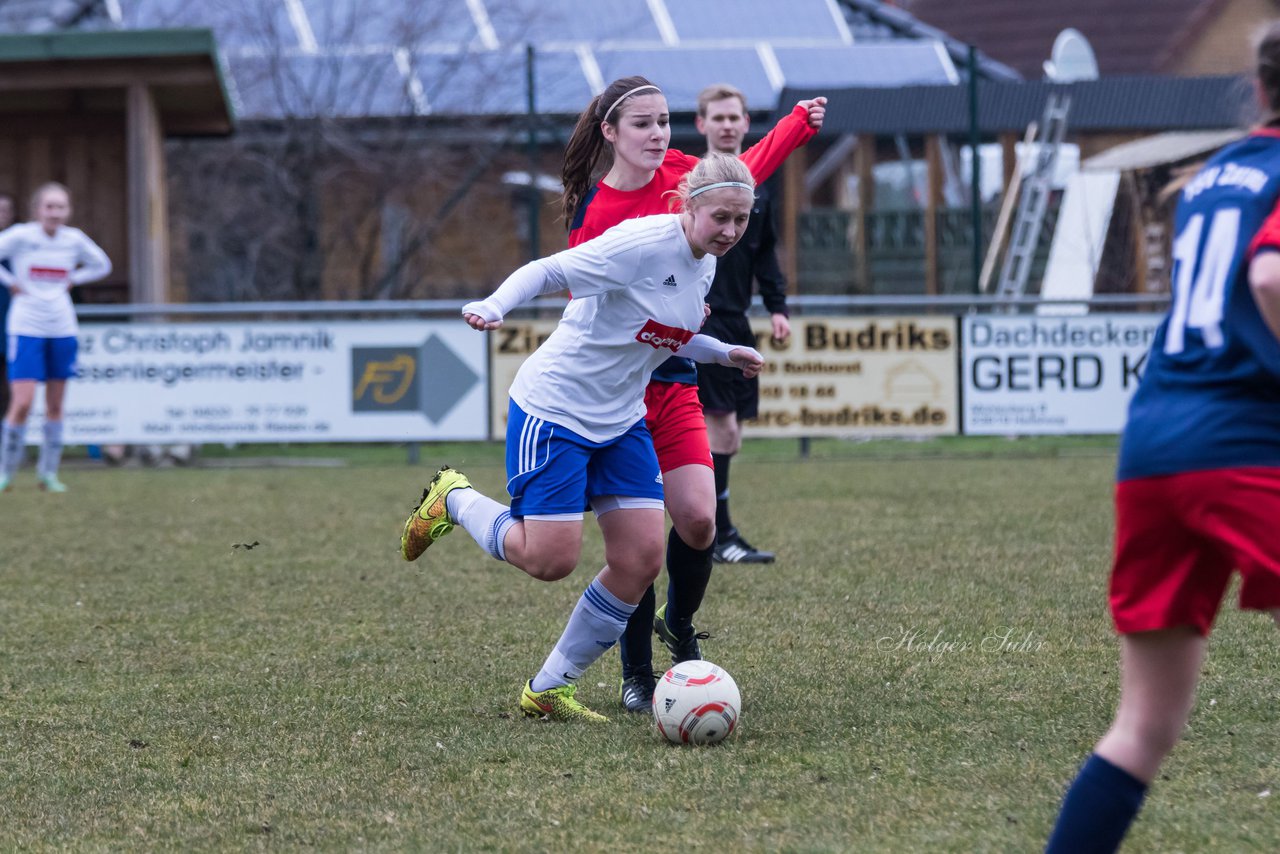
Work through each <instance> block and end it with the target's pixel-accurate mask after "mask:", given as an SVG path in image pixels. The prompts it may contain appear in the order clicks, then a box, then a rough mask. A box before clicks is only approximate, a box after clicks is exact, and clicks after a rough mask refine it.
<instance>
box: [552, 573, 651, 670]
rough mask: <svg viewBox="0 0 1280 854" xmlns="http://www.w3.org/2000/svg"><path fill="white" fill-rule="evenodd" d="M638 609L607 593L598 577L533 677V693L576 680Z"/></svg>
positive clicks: (619, 635) (618, 635)
mask: <svg viewBox="0 0 1280 854" xmlns="http://www.w3.org/2000/svg"><path fill="white" fill-rule="evenodd" d="M635 610H636V606H635V605H630V604H628V603H626V602H623V601H622V600H621V599H619V598H618V597H617V596H614V595H613V594H612V593H610V592H609V591H608V590H606V589H605V586H604V584H602V583H601V582H600V576H598V575H597V576H596V577H595V578H594V579H592V580H591V584H589V585H588V586H587V589H586V590H584V591H582V597H581V598H579V599H578V604H577V605H575V606H574V608H573V613H572V614H570V615H569V622H568V623H567V624H566V625H565V627H564V633H563V634H562V635H560V640H559V641H557V642H556V647H555V649H553V650H551V654H550V655H548V656H547V661H546V663H545V664H543V665H542V669H541V670H539V671H538V675H537V676H535V677H533V685H532V688H533V690H534V691H545V690H547V689H548V688H555V687H557V686H560V685H568V684H569V683H570V682H573V681H574V680H576V679H577V678H578V677H579V676H581V675H582V673H583V671H584V670H586V669H587V668H588V667H589V666H591V663H592V662H593V661H595V660H596V659H597V658H599V657H600V656H602V655H604V654H605V653H606V652H607V651H608V650H609V649H610V648H611V647H612V646H613V645H614V644H616V643H617V642H618V638H620V637H622V630H623V629H625V628H626V627H627V620H629V619H631V615H632V614H633V613H635Z"/></svg>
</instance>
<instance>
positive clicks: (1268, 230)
mask: <svg viewBox="0 0 1280 854" xmlns="http://www.w3.org/2000/svg"><path fill="white" fill-rule="evenodd" d="M1262 250H1267V251H1271V252H1280V200H1278V201H1277V202H1276V206H1275V207H1274V208H1272V209H1271V214H1270V215H1269V216H1268V217H1267V218H1266V219H1265V220H1263V222H1262V228H1259V229H1258V233H1257V234H1255V235H1254V236H1253V240H1251V241H1249V254H1248V255H1247V256H1246V257H1247V258H1248V259H1250V260H1252V258H1253V256H1254V255H1257V254H1258V252H1259V251H1262Z"/></svg>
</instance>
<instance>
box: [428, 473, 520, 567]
mask: <svg viewBox="0 0 1280 854" xmlns="http://www.w3.org/2000/svg"><path fill="white" fill-rule="evenodd" d="M444 503H445V507H446V508H448V510H449V518H450V519H452V520H453V522H454V524H455V525H460V526H461V527H462V528H463V529H465V530H466V532H467V533H468V534H470V535H471V539H473V540H475V541H476V543H477V544H478V545H479V546H480V548H482V549H484V550H485V551H486V552H488V553H489V554H491V555H493V556H494V557H496V558H497V559H498V560H506V559H507V550H506V548H505V544H504V542H503V541H504V540H505V539H506V536H507V531H509V530H511V526H512V525H514V524H515V523H516V520H515V519H513V518H511V508H510V507H507V505H505V504H500V503H498V502H497V501H494V500H493V499H492V498H490V497H489V496H487V495H481V494H480V493H479V492H478V491H477V490H475V489H474V488H472V487H466V488H464V489H454V490H452V491H451V492H450V493H449V494H448V495H447V496H445V499H444Z"/></svg>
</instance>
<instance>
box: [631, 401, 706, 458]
mask: <svg viewBox="0 0 1280 854" xmlns="http://www.w3.org/2000/svg"><path fill="white" fill-rule="evenodd" d="M644 405H645V406H647V407H648V408H649V411H648V412H647V413H645V416H644V421H645V424H646V425H647V426H648V428H649V433H650V435H652V436H653V449H654V450H655V451H657V452H658V467H659V468H661V469H662V470H663V471H671V470H672V469H678V468H680V467H681V466H694V465H703V466H706V467H707V468H711V467H712V465H711V445H710V444H708V443H707V422H706V421H705V420H704V419H703V416H702V401H700V400H698V387H697V386H696V385H687V384H685V383H664V382H651V383H649V387H648V388H646V389H645V390H644Z"/></svg>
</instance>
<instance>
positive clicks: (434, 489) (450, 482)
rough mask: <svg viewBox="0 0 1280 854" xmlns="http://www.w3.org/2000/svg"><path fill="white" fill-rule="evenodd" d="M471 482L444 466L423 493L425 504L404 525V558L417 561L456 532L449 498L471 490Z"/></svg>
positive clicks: (402, 539) (419, 504)
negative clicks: (439, 540)
mask: <svg viewBox="0 0 1280 854" xmlns="http://www.w3.org/2000/svg"><path fill="white" fill-rule="evenodd" d="M470 488H471V481H469V480H467V476H466V475H464V474H463V473H462V472H460V471H454V470H453V469H451V468H449V467H448V466H444V467H442V468H441V469H440V471H438V472H436V476H435V477H433V478H432V479H431V483H430V485H429V486H428V487H427V488H426V489H424V490H423V491H422V501H421V502H419V503H418V506H417V507H416V508H415V509H414V511H413V515H412V516H410V517H409V518H408V519H407V520H406V521H405V523H404V533H402V534H401V535H400V556H401V557H403V558H404V559H405V560H417V559H418V557H419V556H420V555H421V554H422V553H423V552H425V551H426V550H427V547H428V546H430V545H431V544H432V543H434V542H435V541H436V540H438V539H440V538H441V537H443V536H444V535H445V534H447V533H449V532H450V531H452V530H453V520H451V519H450V518H449V508H448V506H447V505H446V503H445V498H446V497H447V496H448V495H449V493H450V492H453V490H455V489H470Z"/></svg>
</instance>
